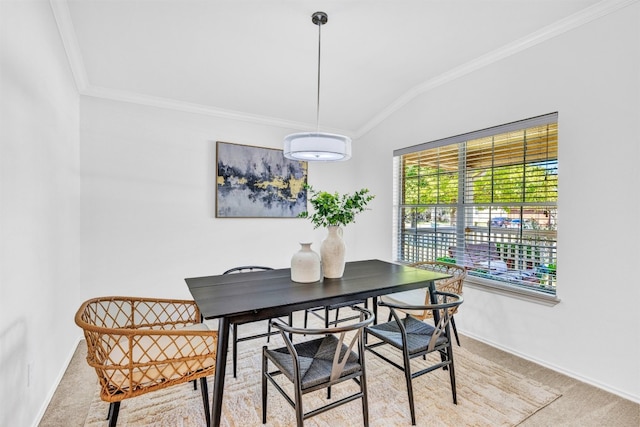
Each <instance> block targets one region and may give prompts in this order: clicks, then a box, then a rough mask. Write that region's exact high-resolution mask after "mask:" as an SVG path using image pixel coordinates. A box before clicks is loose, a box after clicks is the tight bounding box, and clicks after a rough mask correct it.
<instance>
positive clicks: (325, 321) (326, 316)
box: [324, 306, 329, 328]
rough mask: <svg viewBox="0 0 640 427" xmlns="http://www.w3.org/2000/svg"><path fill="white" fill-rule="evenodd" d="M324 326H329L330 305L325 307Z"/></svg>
mask: <svg viewBox="0 0 640 427" xmlns="http://www.w3.org/2000/svg"><path fill="white" fill-rule="evenodd" d="M324 327H325V328H328V327H329V307H327V306H325V307H324Z"/></svg>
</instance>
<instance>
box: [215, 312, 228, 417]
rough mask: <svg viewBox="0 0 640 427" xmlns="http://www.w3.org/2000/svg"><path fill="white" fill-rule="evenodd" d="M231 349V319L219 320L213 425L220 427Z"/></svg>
mask: <svg viewBox="0 0 640 427" xmlns="http://www.w3.org/2000/svg"><path fill="white" fill-rule="evenodd" d="M228 349H229V319H228V318H226V317H221V318H220V319H218V352H217V353H216V373H215V378H214V379H213V397H212V398H211V425H212V426H213V427H219V426H220V418H221V417H222V396H223V392H224V376H225V373H226V370H227V350H228Z"/></svg>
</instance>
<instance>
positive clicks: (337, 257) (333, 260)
mask: <svg viewBox="0 0 640 427" xmlns="http://www.w3.org/2000/svg"><path fill="white" fill-rule="evenodd" d="M327 231H328V234H327V237H326V238H325V239H324V240H323V241H322V244H321V245H320V256H321V257H322V270H323V275H324V277H326V278H328V279H337V278H339V277H342V275H343V274H344V256H345V252H346V249H347V247H346V246H345V244H344V240H342V228H340V227H339V226H337V225H330V226H329V227H327Z"/></svg>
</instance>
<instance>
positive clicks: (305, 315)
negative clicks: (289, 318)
mask: <svg viewBox="0 0 640 427" xmlns="http://www.w3.org/2000/svg"><path fill="white" fill-rule="evenodd" d="M308 320H309V310H305V311H304V328H305V329H306V328H307V321H308Z"/></svg>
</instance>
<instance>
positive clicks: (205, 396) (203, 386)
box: [194, 377, 211, 427]
mask: <svg viewBox="0 0 640 427" xmlns="http://www.w3.org/2000/svg"><path fill="white" fill-rule="evenodd" d="M194 384H195V380H194ZM200 392H201V393H202V403H203V404H204V416H205V418H206V419H207V427H211V410H210V409H209V387H208V385H207V377H202V378H200Z"/></svg>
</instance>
